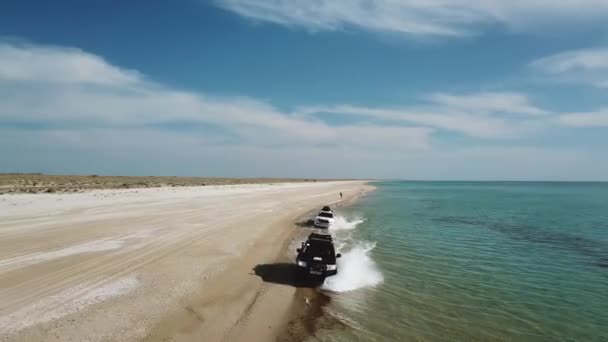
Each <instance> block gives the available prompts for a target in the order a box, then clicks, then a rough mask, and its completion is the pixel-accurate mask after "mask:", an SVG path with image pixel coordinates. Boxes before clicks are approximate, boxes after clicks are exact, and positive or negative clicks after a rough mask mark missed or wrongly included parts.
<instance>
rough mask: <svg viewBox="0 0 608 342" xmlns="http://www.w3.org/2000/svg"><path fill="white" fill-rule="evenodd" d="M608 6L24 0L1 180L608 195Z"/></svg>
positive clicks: (495, 0) (4, 21)
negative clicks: (140, 179) (218, 181)
mask: <svg viewBox="0 0 608 342" xmlns="http://www.w3.org/2000/svg"><path fill="white" fill-rule="evenodd" d="M606 22H608V1H605V0H568V1H549V0H510V1H502V0H486V1H483V2H480V1H475V0H307V1H288V0H213V1H211V0H209V1H204V0H182V1H168V0H166V1H165V0H162V1H161V0H149V1H113V0H103V1H102V0H91V1H79V0H70V1H67V0H64V1H44V2H41V1H30V0H20V1H16V0H7V1H3V2H2V4H0V172H44V173H58V174H101V175H177V176H228V177H305V178H313V177H314V178H366V179H369V178H374V179H376V178H379V179H414V180H582V181H585V180H589V181H598V180H601V181H605V180H608V153H607V152H606V151H607V150H608V96H607V95H608V26H607V25H606V24H605V23H606Z"/></svg>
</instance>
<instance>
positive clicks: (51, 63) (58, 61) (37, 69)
mask: <svg viewBox="0 0 608 342" xmlns="http://www.w3.org/2000/svg"><path fill="white" fill-rule="evenodd" d="M0 80H8V81H36V82H62V83H84V84H87V83H88V84H99V85H125V84H130V83H135V82H139V81H141V80H140V75H139V73H137V72H135V71H132V70H124V69H120V68H117V67H115V66H112V65H110V64H108V63H107V62H106V61H105V60H103V59H102V58H100V57H98V56H95V55H92V54H89V53H86V52H84V51H82V50H79V49H69V48H61V47H45V46H35V45H9V44H5V43H0Z"/></svg>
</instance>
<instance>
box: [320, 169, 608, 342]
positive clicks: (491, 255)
mask: <svg viewBox="0 0 608 342" xmlns="http://www.w3.org/2000/svg"><path fill="white" fill-rule="evenodd" d="M373 185H374V186H376V187H377V190H376V191H374V192H371V193H369V194H368V195H366V196H365V197H364V198H362V199H361V200H359V201H358V202H357V203H356V204H355V205H353V206H351V207H349V208H345V209H340V210H339V212H338V214H339V216H338V217H337V222H336V225H335V226H334V227H333V228H332V229H331V233H332V234H333V235H334V239H335V241H336V247H337V249H338V251H339V252H340V253H341V254H342V257H341V258H340V259H339V262H338V267H339V273H338V275H336V276H335V277H331V278H328V279H327V280H326V281H325V283H324V284H323V286H322V288H321V291H323V292H324V293H326V294H328V295H329V297H330V298H331V301H330V303H329V304H328V305H327V306H326V307H325V308H324V311H325V315H326V316H328V317H330V318H331V319H332V320H334V321H335V322H338V323H339V324H327V325H326V326H325V327H320V328H319V329H318V330H317V331H316V332H315V334H314V336H312V337H311V340H314V341H319V340H320V341H608V183H580V182H572V183H568V182H402V181H398V182H397V181H395V182H376V183H373Z"/></svg>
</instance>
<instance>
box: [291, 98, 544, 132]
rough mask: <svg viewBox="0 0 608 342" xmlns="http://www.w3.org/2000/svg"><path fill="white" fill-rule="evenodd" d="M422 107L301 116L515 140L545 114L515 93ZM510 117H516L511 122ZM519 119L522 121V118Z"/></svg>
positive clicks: (319, 110) (340, 109)
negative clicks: (342, 117)
mask: <svg viewBox="0 0 608 342" xmlns="http://www.w3.org/2000/svg"><path fill="white" fill-rule="evenodd" d="M428 100H430V103H427V104H425V105H424V106H413V107H402V108H369V107H356V106H350V105H340V106H327V107H309V108H302V109H301V110H300V111H299V112H300V114H303V115H313V114H316V115H322V114H323V113H335V114H342V115H350V116H358V117H363V118H371V119H378V120H386V121H391V122H395V121H396V122H404V123H409V124H416V125H423V126H426V127H433V128H436V129H442V130H448V131H452V132H457V133H461V134H465V135H468V136H471V137H476V138H486V139H505V138H516V137H519V136H521V135H522V134H524V133H526V132H527V131H529V130H530V129H531V128H532V126H533V125H534V124H535V121H536V119H537V118H536V117H538V116H543V115H545V114H548V113H547V112H546V111H544V110H542V109H540V108H538V107H535V106H534V105H532V104H531V103H530V101H529V100H528V98H527V97H526V96H525V95H523V94H519V93H496V92H495V93H488V92H481V93H472V94H464V95H462V94H461V95H455V94H444V93H437V94H433V95H431V96H429V97H428ZM510 114H519V115H518V116H519V117H517V118H511V117H510ZM522 116H523V117H522Z"/></svg>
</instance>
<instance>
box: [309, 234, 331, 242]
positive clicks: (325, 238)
mask: <svg viewBox="0 0 608 342" xmlns="http://www.w3.org/2000/svg"><path fill="white" fill-rule="evenodd" d="M308 239H309V240H311V239H315V240H323V241H329V242H331V241H332V240H331V235H326V234H316V233H311V234H310V235H309V236H308Z"/></svg>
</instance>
